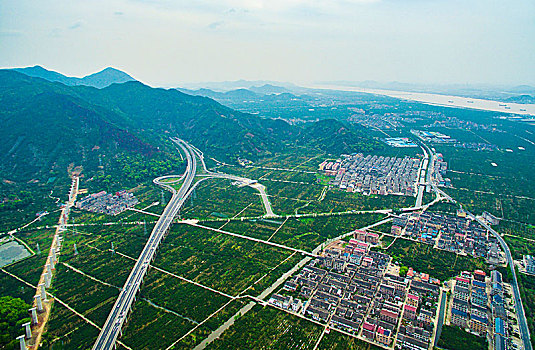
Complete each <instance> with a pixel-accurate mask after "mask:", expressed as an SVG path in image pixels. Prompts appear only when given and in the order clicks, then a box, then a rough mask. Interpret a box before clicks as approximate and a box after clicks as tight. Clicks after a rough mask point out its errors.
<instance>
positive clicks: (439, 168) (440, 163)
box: [433, 153, 451, 187]
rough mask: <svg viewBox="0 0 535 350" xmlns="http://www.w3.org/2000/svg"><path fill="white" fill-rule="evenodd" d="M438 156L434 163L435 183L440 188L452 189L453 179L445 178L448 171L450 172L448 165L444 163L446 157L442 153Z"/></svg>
mask: <svg viewBox="0 0 535 350" xmlns="http://www.w3.org/2000/svg"><path fill="white" fill-rule="evenodd" d="M436 156H437V159H436V160H435V162H434V163H433V166H434V169H433V170H434V172H433V177H434V178H435V183H436V184H437V185H438V186H442V187H451V179H449V178H447V177H444V176H446V171H447V170H448V163H446V162H445V161H444V156H443V155H442V153H437V154H436Z"/></svg>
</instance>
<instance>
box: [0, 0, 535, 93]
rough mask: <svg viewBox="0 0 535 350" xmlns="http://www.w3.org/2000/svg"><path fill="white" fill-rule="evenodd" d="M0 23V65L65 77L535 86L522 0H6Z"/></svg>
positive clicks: (531, 19) (532, 27) (532, 11)
mask: <svg viewBox="0 0 535 350" xmlns="http://www.w3.org/2000/svg"><path fill="white" fill-rule="evenodd" d="M0 19H1V20H0V41H1V42H2V46H3V50H2V54H0V66H2V67H25V66H34V65H40V66H43V67H45V68H46V69H50V70H54V71H57V72H59V73H62V74H64V75H67V76H77V77H81V76H85V75H88V74H92V73H95V72H98V71H100V70H101V69H103V68H105V67H108V66H112V67H115V68H117V69H119V70H122V71H125V72H127V73H128V74H130V75H132V76H133V77H134V78H136V79H138V80H140V81H142V82H144V83H147V84H149V85H152V86H180V85H183V84H187V83H199V82H222V81H236V80H240V79H244V80H269V81H280V82H292V83H296V84H307V83H316V82H322V81H323V82H327V81H330V82H336V81H353V82H363V81H367V80H371V81H377V82H380V83H389V82H401V83H409V84H432V85H450V84H460V85H466V84H467V85H494V86H496V85H502V86H517V85H531V86H534V85H535V44H534V43H535V2H533V1H528V0H513V1H496V2H493V3H490V4H489V3H488V2H487V1H483V0H476V1H469V2H462V1H445V0H444V1H442V0H434V1H427V2H424V1H422V0H407V1H393V0H339V1H334V2H332V1H331V2H327V1H323V0H312V1H300V0H288V1H282V0H272V1H263V0H255V1H245V0H222V1H218V2H207V1H201V2H196V3H187V4H176V3H174V2H172V1H160V2H156V1H143V0H133V1H126V0H122V1H113V2H111V3H110V2H107V1H101V0H99V1H93V2H90V3H85V2H79V1H75V2H67V1H54V2H51V3H40V2H37V3H36V2H32V1H17V2H14V1H9V2H2V3H0Z"/></svg>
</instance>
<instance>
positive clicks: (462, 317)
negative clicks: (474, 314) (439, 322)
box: [451, 308, 468, 328]
mask: <svg viewBox="0 0 535 350" xmlns="http://www.w3.org/2000/svg"><path fill="white" fill-rule="evenodd" d="M451 323H452V324H454V325H456V326H459V327H461V328H465V327H466V326H467V324H468V314H467V313H466V312H465V311H461V310H457V309H454V308H452V309H451Z"/></svg>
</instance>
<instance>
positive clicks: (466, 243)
mask: <svg viewBox="0 0 535 350" xmlns="http://www.w3.org/2000/svg"><path fill="white" fill-rule="evenodd" d="M391 233H392V234H393V235H396V236H404V237H407V238H409V239H412V240H416V241H419V242H422V243H426V244H431V245H436V247H437V248H439V249H443V250H447V251H450V252H454V253H466V254H469V255H472V256H474V257H488V255H489V253H490V251H491V248H492V241H493V240H492V239H489V235H488V232H487V230H486V229H485V228H484V227H482V226H480V225H479V224H478V223H477V222H475V221H473V220H470V219H468V218H466V217H459V216H453V215H445V214H437V213H429V212H424V213H421V212H416V213H411V214H409V215H405V216H402V217H398V218H395V219H394V220H393V223H392V228H391Z"/></svg>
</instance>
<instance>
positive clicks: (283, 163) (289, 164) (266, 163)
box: [255, 149, 323, 171]
mask: <svg viewBox="0 0 535 350" xmlns="http://www.w3.org/2000/svg"><path fill="white" fill-rule="evenodd" d="M320 156H322V153H320V152H311V150H309V149H303V150H302V152H299V149H293V150H292V152H288V153H282V154H278V155H276V156H275V157H271V158H266V159H264V160H261V161H259V162H257V163H256V164H255V165H256V166H262V167H269V168H284V169H293V168H295V169H301V170H312V171H313V170H316V169H317V168H318V164H320V163H321V162H322V161H323V160H322V159H321V158H322V157H320Z"/></svg>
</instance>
